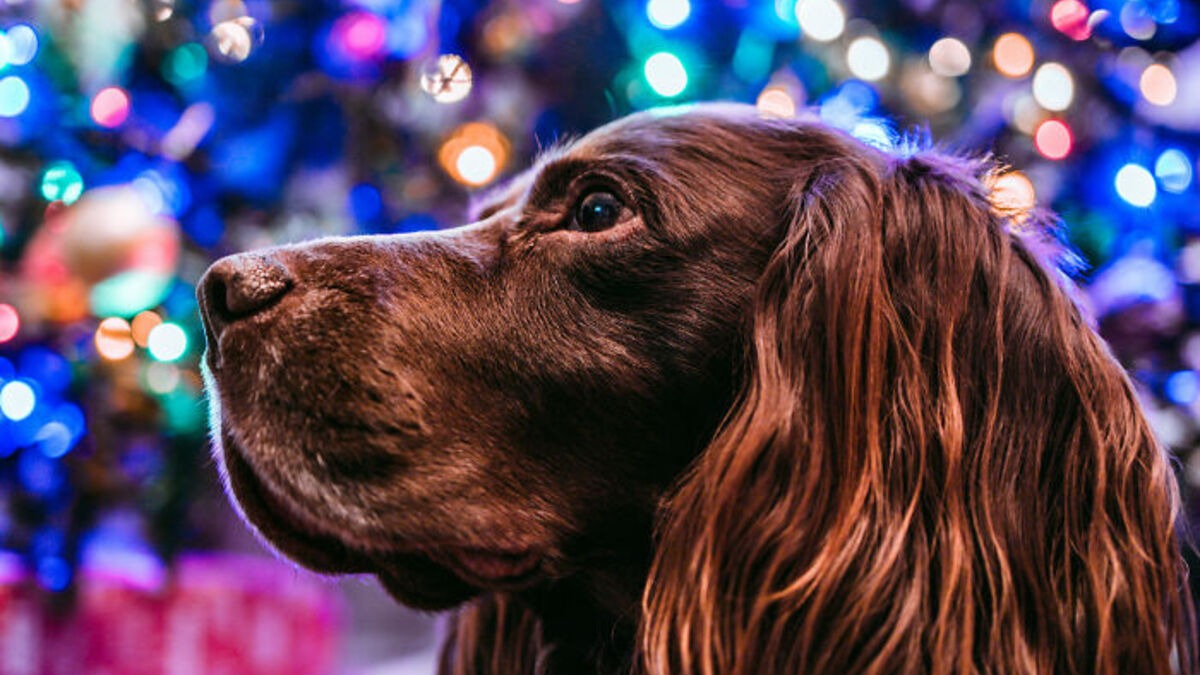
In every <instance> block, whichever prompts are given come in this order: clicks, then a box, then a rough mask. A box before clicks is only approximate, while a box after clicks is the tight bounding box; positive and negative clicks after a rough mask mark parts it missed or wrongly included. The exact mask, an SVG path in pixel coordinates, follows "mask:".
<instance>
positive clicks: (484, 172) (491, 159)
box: [454, 145, 496, 185]
mask: <svg viewBox="0 0 1200 675" xmlns="http://www.w3.org/2000/svg"><path fill="white" fill-rule="evenodd" d="M454 167H455V169H457V170H458V175H459V176H461V177H462V179H463V181H465V182H467V183H469V184H471V185H483V184H484V183H487V182H489V181H491V180H492V177H494V176H495V175H496V156H495V155H493V154H492V153H491V151H490V150H488V149H487V148H485V147H483V146H482V145H468V146H467V147H466V148H464V149H463V151H462V152H460V153H458V159H456V160H454Z"/></svg>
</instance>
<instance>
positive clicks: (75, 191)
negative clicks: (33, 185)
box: [41, 161, 83, 204]
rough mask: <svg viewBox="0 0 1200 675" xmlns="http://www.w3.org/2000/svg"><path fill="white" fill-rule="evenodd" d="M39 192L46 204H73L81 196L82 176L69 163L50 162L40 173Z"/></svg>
mask: <svg viewBox="0 0 1200 675" xmlns="http://www.w3.org/2000/svg"><path fill="white" fill-rule="evenodd" d="M41 192H42V197H44V198H45V199H46V201H48V202H53V201H61V202H62V203H64V204H73V203H74V202H75V201H76V200H78V199H79V198H80V197H81V196H83V176H81V175H79V171H78V170H77V169H76V168H75V165H74V164H72V163H70V162H67V161H58V162H51V163H50V164H48V165H46V168H45V170H43V171H42V182H41Z"/></svg>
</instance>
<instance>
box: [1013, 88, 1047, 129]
mask: <svg viewBox="0 0 1200 675" xmlns="http://www.w3.org/2000/svg"><path fill="white" fill-rule="evenodd" d="M1046 115H1047V113H1046V110H1045V109H1044V108H1042V106H1040V105H1038V104H1037V101H1035V100H1033V95H1032V94H1019V95H1017V96H1016V97H1015V98H1014V99H1013V101H1012V107H1011V110H1010V111H1009V116H1010V119H1011V121H1012V125H1013V128H1015V129H1016V130H1017V131H1020V132H1021V133H1023V134H1028V135H1031V136H1032V135H1033V132H1034V131H1036V130H1037V125H1039V124H1041V123H1042V120H1044V119H1046Z"/></svg>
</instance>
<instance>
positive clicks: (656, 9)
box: [646, 0, 692, 30]
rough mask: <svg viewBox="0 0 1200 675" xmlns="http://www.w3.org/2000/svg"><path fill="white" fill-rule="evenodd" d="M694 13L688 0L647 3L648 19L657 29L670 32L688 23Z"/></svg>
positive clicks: (659, 0) (661, 0)
mask: <svg viewBox="0 0 1200 675" xmlns="http://www.w3.org/2000/svg"><path fill="white" fill-rule="evenodd" d="M691 13H692V5H691V3H689V2H688V0H650V1H649V2H647V3H646V18H648V19H650V23H652V24H654V26H655V28H662V29H663V30H670V29H672V28H675V27H677V26H679V25H681V24H682V23H683V22H684V21H687V18H688V15H690V14H691Z"/></svg>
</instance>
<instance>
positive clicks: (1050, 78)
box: [1033, 61, 1075, 112]
mask: <svg viewBox="0 0 1200 675" xmlns="http://www.w3.org/2000/svg"><path fill="white" fill-rule="evenodd" d="M1033 98H1034V99H1035V100H1036V101H1037V102H1038V105H1040V106H1042V107H1043V108H1045V109H1046V110H1053V111H1056V112H1057V111H1062V110H1066V109H1067V108H1069V107H1070V106H1071V101H1072V100H1074V98H1075V81H1074V78H1072V77H1071V72H1070V71H1069V70H1067V68H1066V66H1064V65H1062V64H1061V63H1056V62H1054V61H1050V62H1048V63H1043V64H1042V65H1041V66H1039V67H1038V69H1037V72H1036V73H1034V74H1033Z"/></svg>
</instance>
